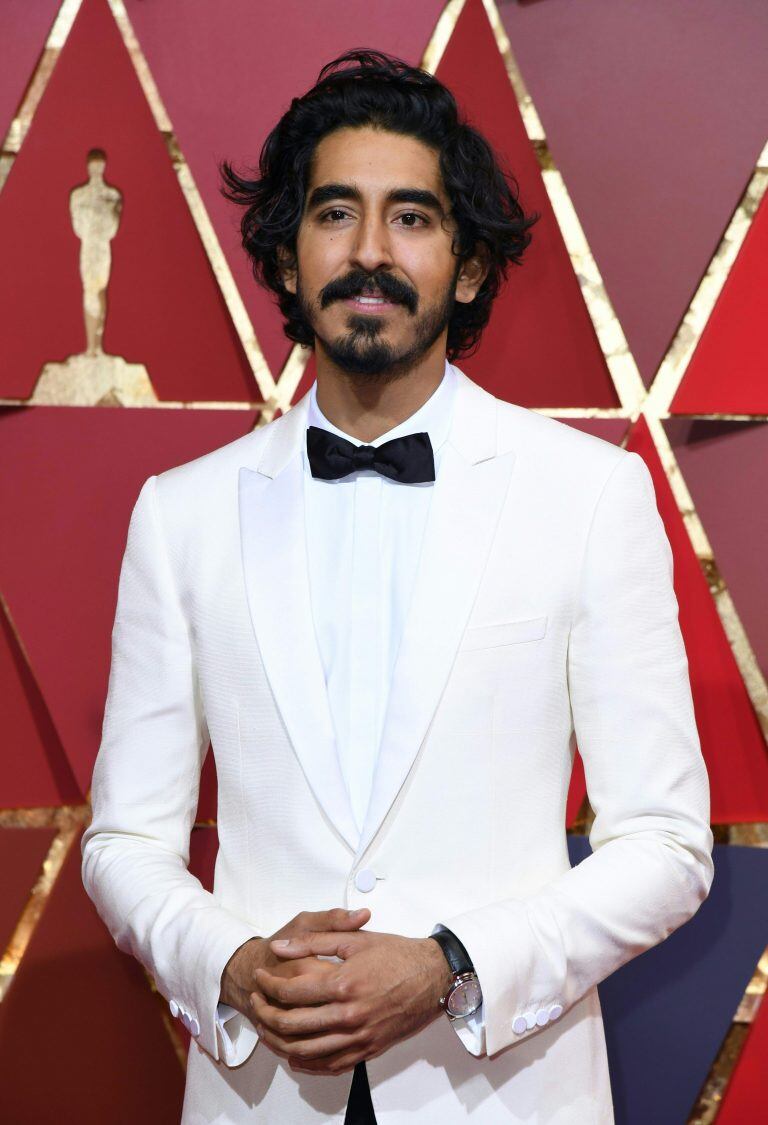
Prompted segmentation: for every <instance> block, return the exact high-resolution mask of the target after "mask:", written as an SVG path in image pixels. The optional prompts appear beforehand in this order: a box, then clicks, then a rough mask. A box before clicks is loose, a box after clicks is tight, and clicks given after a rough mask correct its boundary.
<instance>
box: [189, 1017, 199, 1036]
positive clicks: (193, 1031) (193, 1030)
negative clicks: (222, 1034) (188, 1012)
mask: <svg viewBox="0 0 768 1125" xmlns="http://www.w3.org/2000/svg"><path fill="white" fill-rule="evenodd" d="M189 1034H190V1035H199V1034H200V1024H199V1023H198V1022H197V1020H196V1019H195V1018H194V1016H193V1017H192V1019H191V1020H190V1021H189Z"/></svg>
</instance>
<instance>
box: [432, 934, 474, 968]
mask: <svg viewBox="0 0 768 1125" xmlns="http://www.w3.org/2000/svg"><path fill="white" fill-rule="evenodd" d="M429 936H430V937H431V938H432V939H433V940H434V941H436V942H437V944H438V945H439V946H440V948H441V949H442V951H443V954H444V955H445V959H446V961H447V962H448V964H449V966H450V968H451V971H452V972H453V973H474V971H475V966H474V965H473V964H472V961H471V959H470V956H469V954H468V953H467V951H466V949H465V948H464V946H463V945H462V944H461V942H460V941H459V939H458V938H457V937H456V934H454V933H453V931H452V930H438V931H437V933H434V934H430V935H429Z"/></svg>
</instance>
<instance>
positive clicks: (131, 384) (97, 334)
mask: <svg viewBox="0 0 768 1125" xmlns="http://www.w3.org/2000/svg"><path fill="white" fill-rule="evenodd" d="M106 160H107V157H106V153H105V152H104V150H103V149H99V148H92V149H91V150H90V151H89V153H88V156H87V167H88V180H87V182H86V183H84V184H80V185H79V186H78V187H75V188H73V189H72V192H71V193H70V197H69V212H70V217H71V220H72V227H73V230H74V232H75V234H76V235H77V237H78V238H79V239H80V278H81V281H82V286H83V316H84V321H85V351H84V352H81V353H80V354H78V355H71V356H69V357H68V358H67V359H66V360H64V361H63V362H61V363H53V362H49V363H46V364H45V365H44V367H43V369H42V371H41V373H40V375H39V377H38V380H37V383H36V384H35V389H34V392H33V394H32V397H31V398H30V399H29V401H30V402H31V403H39V404H48V405H51V404H58V405H68V406H140V405H143V404H149V403H156V402H157V395H156V394H155V392H154V389H153V387H152V384H151V382H150V378H149V374H148V372H147V370H146V368H145V367H144V365H143V364H141V363H128V362H126V360H125V359H123V358H122V356H118V355H108V354H107V353H106V352H105V351H104V349H103V347H102V339H103V336H104V325H105V322H106V316H107V286H108V284H109V275H110V270H111V266H112V250H111V241H112V239H113V238H114V237H115V235H116V234H117V232H118V229H119V226H120V213H121V211H122V206H123V197H122V194H121V192H120V191H119V190H118V189H117V188H116V187H114V186H113V185H112V184H108V183H107V182H106V181H105V179H104V168H105V166H106Z"/></svg>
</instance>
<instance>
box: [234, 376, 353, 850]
mask: <svg viewBox="0 0 768 1125" xmlns="http://www.w3.org/2000/svg"><path fill="white" fill-rule="evenodd" d="M307 405H308V398H307V396H306V395H305V396H304V398H303V399H302V400H301V401H300V402H299V403H297V404H296V405H295V406H294V407H293V408H292V409H291V410H290V411H289V412H288V413H287V414H285V415H283V416H282V417H281V418H280V419H278V420H277V421H276V422H275V423H274V428H273V430H272V433H271V435H270V437H269V439H268V441H267V442H266V445H265V446H264V448H263V450H262V453H261V457H260V458H259V460H258V462H257V464H256V467H255V468H251V467H249V466H245V465H244V466H242V467H241V469H240V473H239V478H238V496H239V511H240V535H241V547H242V564H243V573H244V578H245V587H246V593H247V598H248V607H249V611H250V615H251V622H252V625H253V630H254V633H255V636H256V641H257V643H258V646H259V651H260V652H261V658H262V661H263V663H264V668H265V671H266V674H267V679H268V680H269V684H270V687H271V689H272V692H273V695H274V697H275V701H276V703H277V706H278V708H279V710H280V713H281V715H282V717H283V721H284V723H285V726H286V729H287V731H288V734H289V737H290V739H291V742H292V744H293V748H294V751H295V753H296V756H297V758H298V759H299V762H300V764H301V767H302V770H303V771H304V775H305V777H306V779H307V781H308V783H309V785H310V788H311V789H312V791H313V793H314V795H315V798H316V799H317V801H318V803H319V805H320V806H321V808H322V809H323V811H324V813H325V815H326V816H327V818H328V820H329V821H330V822H331V823H332V824H333V826H334V828H335V829H336V831H337V832H338V833H339V834H340V835H341V836H342V838H343V839H344V840H345V841H346V843H347V844H348V845H349V847H350V848H351V849H352V850H353V851H354V849H355V847H356V846H357V842H358V838H359V832H358V830H357V827H356V825H355V822H354V817H353V814H352V808H351V805H350V802H349V796H348V793H347V789H346V786H345V784H344V779H343V776H342V773H341V768H340V765H339V759H338V754H337V751H336V739H335V733H334V728H333V720H332V717H331V711H330V706H329V702H328V693H327V690H326V686H325V674H324V672H323V666H322V661H321V658H320V652H319V649H318V645H317V638H316V636H315V629H314V623H313V617H312V605H311V598H310V586H309V571H308V566H307V545H306V525H305V519H304V479H303V473H304V469H303V463H302V458H301V443H302V442H303V440H304V433H305V429H306V414H307Z"/></svg>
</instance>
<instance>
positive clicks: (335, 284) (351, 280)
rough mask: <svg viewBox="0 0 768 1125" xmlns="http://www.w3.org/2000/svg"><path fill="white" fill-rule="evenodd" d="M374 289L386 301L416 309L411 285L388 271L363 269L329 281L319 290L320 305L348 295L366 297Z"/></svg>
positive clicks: (344, 298) (415, 300)
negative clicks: (372, 271)
mask: <svg viewBox="0 0 768 1125" xmlns="http://www.w3.org/2000/svg"><path fill="white" fill-rule="evenodd" d="M374 289H377V290H378V291H379V293H380V294H381V296H382V297H386V298H387V300H388V301H394V302H395V303H396V304H399V305H405V307H406V308H407V309H408V311H409V312H411V313H413V312H415V311H416V307H417V305H418V303H419V295H418V293H417V292H416V290H415V289H414V288H413V287H412V286H410V285H407V284H406V283H405V282H404V281H400V280H399V279H398V278H396V277H392V275H391V274H388V273H374V274H367V273H364V272H363V270H353V271H352V273H348V274H347V275H346V277H340V278H338V279H337V280H335V281H329V282H328V284H327V285H326V286H325V288H324V289H322V290H321V292H320V307H321V308H323V309H324V308H326V306H327V305H330V304H331V302H332V301H344V300H346V299H348V298H349V297H361V296H362V297H368V296H371V295H372V290H374Z"/></svg>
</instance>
